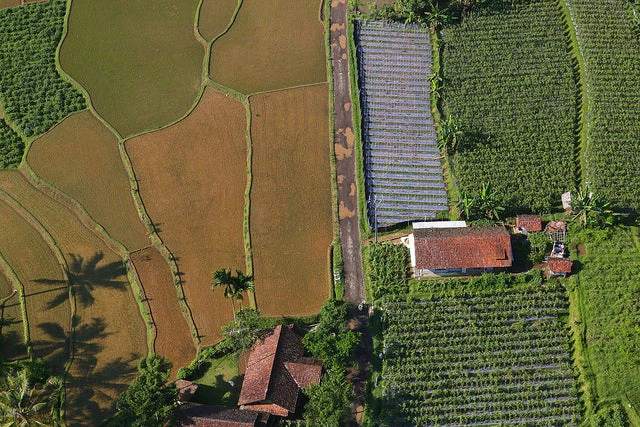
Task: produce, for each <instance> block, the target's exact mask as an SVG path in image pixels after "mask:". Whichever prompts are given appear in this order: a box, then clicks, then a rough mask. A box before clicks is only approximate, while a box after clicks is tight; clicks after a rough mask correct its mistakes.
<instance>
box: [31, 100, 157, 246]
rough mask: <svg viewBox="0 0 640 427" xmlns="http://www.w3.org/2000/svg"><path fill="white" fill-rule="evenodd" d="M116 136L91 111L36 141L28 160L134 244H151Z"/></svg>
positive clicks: (123, 239) (110, 229) (126, 242)
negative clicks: (134, 197)
mask: <svg viewBox="0 0 640 427" xmlns="http://www.w3.org/2000/svg"><path fill="white" fill-rule="evenodd" d="M117 144H118V141H117V139H116V137H115V136H114V135H113V134H112V133H111V132H110V131H109V129H107V128H106V127H105V126H104V125H103V124H102V123H101V122H100V121H99V120H98V119H96V118H95V117H94V116H93V114H91V112H90V111H83V112H80V113H76V114H74V115H72V116H70V117H68V118H67V119H65V120H64V121H63V122H62V123H60V124H59V125H58V126H56V127H54V128H53V129H52V130H51V131H50V132H48V133H46V134H45V135H44V136H42V137H41V138H39V139H37V140H36V141H34V143H33V145H32V146H31V149H30V150H29V154H28V156H27V161H28V163H29V165H31V167H32V168H33V170H34V171H35V172H36V174H38V175H39V176H40V177H41V178H42V179H44V180H45V181H47V182H49V183H50V184H53V185H54V186H55V187H57V188H58V189H60V190H61V191H62V192H64V193H66V194H67V195H69V196H70V197H71V198H73V199H75V200H77V201H78V202H79V203H80V204H81V205H82V206H83V207H84V208H85V209H86V210H87V212H89V215H91V216H92V217H93V218H94V219H95V220H96V221H97V222H98V223H100V224H101V225H102V226H103V227H104V228H105V229H106V230H107V232H108V233H109V234H110V235H111V236H112V237H114V238H115V239H117V240H119V241H120V242H122V243H123V244H124V245H125V246H126V247H127V248H128V249H129V250H135V249H140V248H143V247H146V246H148V245H149V238H148V237H147V235H146V230H145V228H144V225H143V223H142V221H141V220H140V217H139V216H138V212H137V210H136V207H135V204H134V202H133V197H132V196H131V187H130V185H129V177H128V175H127V172H126V170H125V168H124V165H123V164H122V159H121V157H120V152H119V151H118V145H117Z"/></svg>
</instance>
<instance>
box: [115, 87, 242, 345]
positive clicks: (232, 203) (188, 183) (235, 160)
mask: <svg viewBox="0 0 640 427" xmlns="http://www.w3.org/2000/svg"><path fill="white" fill-rule="evenodd" d="M245 129H246V118H245V110H244V108H243V106H242V104H240V103H239V102H238V101H236V100H235V99H233V98H230V97H228V96H226V95H224V94H221V93H219V92H216V91H215V90H213V89H207V90H206V91H205V93H204V94H203V97H202V99H201V100H200V102H199V104H198V106H197V107H196V109H195V110H194V111H193V112H192V113H191V114H190V115H189V116H188V117H187V118H186V119H184V120H183V121H181V122H179V123H177V124H175V125H173V126H171V127H169V128H166V129H163V130H160V131H157V132H152V133H149V134H145V135H142V136H140V137H137V138H134V139H131V140H129V141H127V142H126V144H125V147H126V149H127V152H128V153H129V156H130V157H131V161H132V163H133V167H134V170H135V173H136V177H137V179H138V181H139V185H140V195H141V197H142V201H143V203H144V204H145V207H146V210H147V212H148V214H149V216H150V217H151V220H152V221H153V222H154V223H156V224H157V227H158V229H159V235H160V237H161V238H162V239H163V241H164V242H165V244H166V245H167V247H168V248H169V250H170V251H171V252H172V253H173V255H174V256H175V257H176V258H177V263H178V268H179V270H180V272H181V273H182V280H183V287H184V292H185V295H186V301H187V304H188V305H189V307H190V308H191V310H192V312H193V317H194V319H195V323H196V327H197V328H198V333H199V335H200V337H201V338H202V343H203V344H204V345H208V344H213V343H215V342H216V341H218V340H219V339H220V338H221V331H220V327H221V326H222V325H224V324H225V323H228V322H229V321H230V320H231V319H232V313H231V304H230V303H229V301H228V300H225V299H224V297H223V295H222V291H221V290H220V291H217V292H212V291H211V274H212V272H213V271H215V270H217V269H220V268H229V267H230V268H233V269H241V270H243V271H244V269H245V253H244V241H243V207H244V190H245V183H246V155H247V152H246V149H247V145H246V137H245Z"/></svg>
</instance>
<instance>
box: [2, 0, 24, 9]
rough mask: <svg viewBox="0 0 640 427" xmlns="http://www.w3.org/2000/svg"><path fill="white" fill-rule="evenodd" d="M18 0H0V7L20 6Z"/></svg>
mask: <svg viewBox="0 0 640 427" xmlns="http://www.w3.org/2000/svg"><path fill="white" fill-rule="evenodd" d="M20 4H21V2H20V0H0V9H5V8H7V7H16V6H20Z"/></svg>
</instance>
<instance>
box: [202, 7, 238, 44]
mask: <svg viewBox="0 0 640 427" xmlns="http://www.w3.org/2000/svg"><path fill="white" fill-rule="evenodd" d="M237 7H238V1H233V0H203V2H202V5H201V6H200V18H199V20H198V30H199V31H200V34H201V35H202V37H204V38H205V39H206V40H208V41H212V40H213V39H215V38H216V37H218V36H219V35H220V34H222V32H223V31H224V30H226V29H227V26H228V25H229V23H230V22H231V18H232V17H233V12H235V10H236V8H237Z"/></svg>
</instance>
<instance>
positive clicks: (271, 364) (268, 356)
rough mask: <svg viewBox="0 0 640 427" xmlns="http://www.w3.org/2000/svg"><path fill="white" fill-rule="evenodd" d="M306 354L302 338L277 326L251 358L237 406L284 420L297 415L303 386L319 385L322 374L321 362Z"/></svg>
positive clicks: (254, 350) (257, 345) (256, 347)
mask: <svg viewBox="0 0 640 427" xmlns="http://www.w3.org/2000/svg"><path fill="white" fill-rule="evenodd" d="M303 354H304V347H303V345H302V340H301V339H300V337H299V336H298V335H296V334H295V333H294V332H293V330H292V329H291V328H290V327H283V326H281V325H279V326H277V327H276V328H275V329H274V331H273V333H272V334H271V335H270V336H268V337H267V338H266V339H265V340H264V341H262V342H260V343H258V344H256V345H255V346H254V348H253V351H252V352H251V355H250V356H249V362H248V363H247V369H246V372H245V376H244V381H243V383H242V389H241V390H240V398H239V399H238V405H242V406H243V407H245V408H247V409H251V410H258V411H262V412H268V413H271V414H274V415H281V416H287V415H288V413H289V412H291V413H293V412H295V410H296V406H297V403H298V394H299V393H300V388H301V386H300V383H302V384H304V385H305V386H307V385H309V384H311V383H312V382H313V381H315V379H316V378H317V381H316V382H319V380H320V374H319V372H321V371H322V366H321V365H320V362H319V361H316V360H315V359H308V358H305V357H302V356H303Z"/></svg>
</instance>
